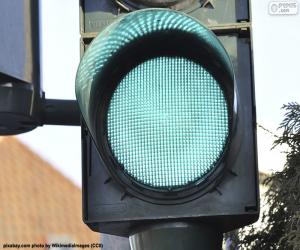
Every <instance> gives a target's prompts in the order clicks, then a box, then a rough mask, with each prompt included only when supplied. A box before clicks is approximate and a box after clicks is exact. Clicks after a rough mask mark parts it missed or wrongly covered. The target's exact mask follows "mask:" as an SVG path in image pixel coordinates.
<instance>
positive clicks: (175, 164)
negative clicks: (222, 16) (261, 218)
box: [76, 1, 259, 236]
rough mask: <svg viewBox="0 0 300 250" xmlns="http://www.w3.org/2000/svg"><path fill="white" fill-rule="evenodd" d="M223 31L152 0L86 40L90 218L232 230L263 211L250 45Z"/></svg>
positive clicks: (81, 93) (109, 226) (124, 225)
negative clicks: (150, 4)
mask: <svg viewBox="0 0 300 250" xmlns="http://www.w3.org/2000/svg"><path fill="white" fill-rule="evenodd" d="M132 2H133V1H132ZM135 2H137V1H135ZM139 2H141V1H139ZM158 2H162V1H158ZM171 2H172V1H171ZM182 2H184V1H182ZM231 29H232V27H231ZM225 31H226V30H225ZM227 31H228V33H229V34H225V35H222V36H219V37H216V36H215V34H213V33H212V31H210V30H209V29H208V28H206V27H205V26H204V25H202V24H201V23H200V22H199V21H198V20H197V19H195V18H192V17H190V16H188V15H186V14H184V13H183V12H177V11H174V10H168V9H147V8H146V9H144V10H139V11H134V12H131V13H129V14H127V15H121V17H119V19H117V20H116V21H114V22H113V23H112V24H111V25H109V26H108V27H106V28H105V29H104V30H102V31H101V32H100V34H99V35H98V36H97V37H96V38H95V39H94V40H93V42H92V43H91V44H90V45H89V48H88V49H87V51H86V52H85V54H84V56H83V58H82V60H81V63H80V65H79V68H78V72H77V77H76V97H77V100H78V103H79V107H80V109H81V114H82V118H83V119H82V145H83V146H82V149H83V151H82V152H83V202H84V204H83V208H84V214H83V216H84V221H85V223H86V224H87V225H88V226H89V227H90V228H92V229H93V230H95V231H100V232H102V233H108V234H115V235H120V236H128V235H130V234H132V233H133V232H134V231H137V230H138V228H140V227H141V226H144V225H145V224H146V225H148V224H152V223H155V222H157V221H188V222H193V223H201V222H202V223H203V222H205V223H208V224H210V225H214V227H217V228H218V229H219V230H220V231H228V230H231V229H234V228H238V227H241V226H243V225H246V224H249V223H251V222H253V221H255V220H256V219H257V217H258V212H259V205H258V187H257V163H256V139H255V105H254V89H253V81H252V75H251V74H252V73H251V49H250V46H251V45H250V42H249V37H247V35H246V36H245V37H241V34H239V33H237V34H235V33H234V32H232V30H231V31H230V30H229V29H228V30H227ZM243 35H244V34H243Z"/></svg>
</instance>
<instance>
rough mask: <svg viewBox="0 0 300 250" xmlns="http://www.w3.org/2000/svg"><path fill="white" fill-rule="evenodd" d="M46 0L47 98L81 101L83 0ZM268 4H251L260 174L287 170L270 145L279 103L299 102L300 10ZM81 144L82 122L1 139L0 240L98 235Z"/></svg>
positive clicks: (72, 238)
mask: <svg viewBox="0 0 300 250" xmlns="http://www.w3.org/2000/svg"><path fill="white" fill-rule="evenodd" d="M40 2H41V6H40V8H41V10H40V13H41V16H40V24H41V27H40V29H41V36H40V41H41V73H42V78H41V79H42V85H43V90H44V91H45V93H46V97H47V98H55V99H75V91H74V82H75V75H76V70H77V66H78V64H79V60H80V50H79V37H80V36H79V1H75V0H73V1H70V0H51V1H50V0H43V1H40ZM268 6H269V1H259V0H253V1H252V2H251V11H252V28H253V30H252V32H253V33H252V35H253V53H254V76H255V88H256V106H257V123H258V126H257V135H258V163H259V169H260V173H261V176H265V175H268V174H270V173H271V172H274V171H279V170H281V169H282V168H283V166H284V163H285V155H284V154H283V153H282V152H283V151H285V150H286V149H285V148H280V147H276V148H275V149H273V150H271V148H272V144H273V141H274V139H275V137H274V136H276V134H279V133H280V131H278V130H277V127H278V126H279V124H280V122H281V121H282V119H283V111H282V110H281V107H282V105H283V104H287V103H288V102H293V101H297V102H300V95H299V93H300V83H299V82H300V75H299V64H298V63H297V62H298V58H299V57H300V49H299V44H300V33H299V32H296V31H297V30H299V27H300V16H299V14H296V15H291V16H273V15H270V13H269V8H268ZM80 146H81V137H80V127H63V126H43V127H39V128H36V129H35V130H33V131H31V132H29V133H26V134H22V135H19V136H16V137H0V165H1V175H0V200H1V204H0V243H1V244H2V243H9V242H17V241H18V239H19V241H23V242H25V241H28V242H30V243H32V242H58V241H59V242H70V241H72V242H79V243H91V242H98V241H99V235H98V234H97V233H93V232H91V231H90V230H89V229H88V228H87V226H86V225H85V224H84V223H83V222H82V218H81V190H80V188H81V148H80ZM6 176H11V177H10V178H7V177H6ZM4 190H5V192H4ZM8 204H9V205H8Z"/></svg>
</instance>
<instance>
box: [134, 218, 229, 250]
mask: <svg viewBox="0 0 300 250" xmlns="http://www.w3.org/2000/svg"><path fill="white" fill-rule="evenodd" d="M222 238H223V236H222V233H221V232H220V231H218V230H217V229H216V228H214V227H213V226H211V225H208V224H193V223H190V222H166V223H160V224H155V225H153V226H152V227H147V228H144V229H142V228H141V229H140V230H139V231H138V232H137V233H135V234H133V235H132V236H130V246H131V250H153V249H155V250H174V249H176V250H186V249H189V250H207V249H209V250H221V249H222Z"/></svg>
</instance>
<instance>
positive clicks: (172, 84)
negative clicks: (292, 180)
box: [107, 56, 229, 189]
mask: <svg viewBox="0 0 300 250" xmlns="http://www.w3.org/2000/svg"><path fill="white" fill-rule="evenodd" d="M228 131H229V121H228V108H227V102H226V99H225V96H224V93H223V90H222V88H221V87H220V85H219V83H218V82H217V81H216V80H215V79H214V78H213V76H212V75H211V74H210V73H209V72H207V71H206V70H205V69H204V68H203V67H202V66H201V65H199V64H197V63H195V62H193V61H191V60H189V59H186V58H180V57H165V56H163V57H157V58H153V59H150V60H147V61H145V62H144V63H142V64H140V65H138V66H137V67H135V68H134V69H132V70H131V71H130V72H128V73H127V75H126V76H125V77H124V78H123V79H122V81H121V82H120V84H119V85H118V87H117V88H116V90H115V92H114V93H113V96H112V98H111V101H110V104H109V109H108V114H107V133H108V141H109V143H110V147H111V150H112V153H113V155H114V157H115V158H116V159H117V161H118V162H119V163H120V164H121V165H122V166H123V168H124V171H125V172H126V173H127V174H128V175H130V176H131V177H132V178H133V179H135V180H136V181H137V182H139V183H141V184H144V185H146V186H149V187H152V188H156V189H170V188H180V187H184V186H186V185H188V184H190V183H192V182H197V181H200V182H201V181H203V180H204V176H206V175H207V174H208V173H210V172H211V171H212V170H213V169H215V168H216V167H217V164H216V163H217V161H218V160H219V158H220V157H221V155H222V153H223V151H224V147H225V144H226V141H227V137H228Z"/></svg>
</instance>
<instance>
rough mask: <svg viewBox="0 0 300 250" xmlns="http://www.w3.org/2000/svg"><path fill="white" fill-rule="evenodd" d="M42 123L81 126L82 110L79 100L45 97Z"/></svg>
mask: <svg viewBox="0 0 300 250" xmlns="http://www.w3.org/2000/svg"><path fill="white" fill-rule="evenodd" d="M41 124H43V125H66V126H80V111H79V108H78V104H77V101H76V100H57V99H45V100H44V109H43V110H42V115H41Z"/></svg>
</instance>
